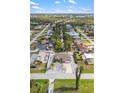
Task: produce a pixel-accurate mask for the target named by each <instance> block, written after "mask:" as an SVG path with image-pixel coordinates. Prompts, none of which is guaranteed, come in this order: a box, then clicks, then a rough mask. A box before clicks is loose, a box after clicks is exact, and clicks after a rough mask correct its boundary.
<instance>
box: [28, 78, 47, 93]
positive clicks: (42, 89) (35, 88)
mask: <svg viewBox="0 0 124 93" xmlns="http://www.w3.org/2000/svg"><path fill="white" fill-rule="evenodd" d="M47 91H48V81H47V80H30V93H47Z"/></svg>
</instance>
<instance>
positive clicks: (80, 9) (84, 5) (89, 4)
mask: <svg viewBox="0 0 124 93" xmlns="http://www.w3.org/2000/svg"><path fill="white" fill-rule="evenodd" d="M93 12H94V0H30V13H93Z"/></svg>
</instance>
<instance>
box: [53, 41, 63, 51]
mask: <svg viewBox="0 0 124 93" xmlns="http://www.w3.org/2000/svg"><path fill="white" fill-rule="evenodd" d="M55 50H56V51H58V52H60V51H62V50H63V42H61V40H56V41H55Z"/></svg>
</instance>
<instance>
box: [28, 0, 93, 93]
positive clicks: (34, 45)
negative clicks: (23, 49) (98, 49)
mask: <svg viewBox="0 0 124 93" xmlns="http://www.w3.org/2000/svg"><path fill="white" fill-rule="evenodd" d="M93 2H94V1H93V0H30V93H94V13H93Z"/></svg>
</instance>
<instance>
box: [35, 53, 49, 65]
mask: <svg viewBox="0 0 124 93" xmlns="http://www.w3.org/2000/svg"><path fill="white" fill-rule="evenodd" d="M48 58H49V53H48V52H44V51H42V52H41V51H40V52H39V54H38V58H37V60H40V61H42V62H43V63H47V61H48Z"/></svg>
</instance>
